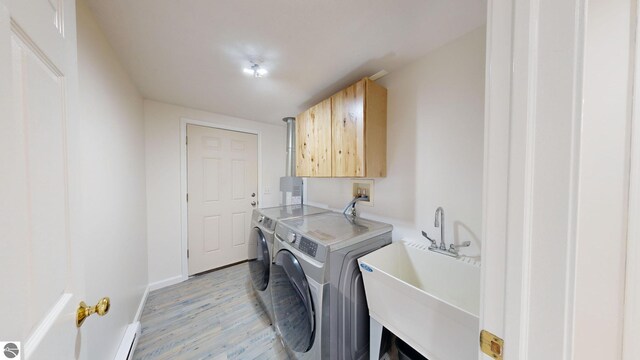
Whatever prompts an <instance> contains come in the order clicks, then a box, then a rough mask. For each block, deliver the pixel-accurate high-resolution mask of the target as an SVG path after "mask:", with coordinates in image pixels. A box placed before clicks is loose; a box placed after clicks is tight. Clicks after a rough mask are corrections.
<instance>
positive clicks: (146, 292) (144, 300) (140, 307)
mask: <svg viewBox="0 0 640 360" xmlns="http://www.w3.org/2000/svg"><path fill="white" fill-rule="evenodd" d="M149 291H150V290H149V286H148V285H147V288H146V289H145V290H144V294H142V299H140V305H138V311H136V316H135V317H134V318H133V322H134V323H135V322H137V321H140V317H141V316H142V311H143V310H144V305H145V304H146V303H147V296H149Z"/></svg>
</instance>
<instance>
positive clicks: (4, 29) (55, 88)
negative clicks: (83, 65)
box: [0, 0, 82, 359]
mask: <svg viewBox="0 0 640 360" xmlns="http://www.w3.org/2000/svg"><path fill="white" fill-rule="evenodd" d="M0 79H1V80H0V114H1V115H0V171H1V172H2V174H1V176H0V247H1V248H0V254H1V255H0V256H1V257H2V258H1V259H0V270H1V271H0V273H1V274H2V281H3V286H2V287H3V292H2V296H1V297H0V309H1V310H0V339H1V340H2V341H20V342H22V351H21V353H20V356H21V357H22V358H27V359H74V358H79V357H81V354H82V351H81V346H80V345H81V341H80V332H79V331H78V329H77V328H76V325H75V309H76V307H77V305H78V302H79V300H80V296H79V295H81V294H80V293H81V292H82V289H81V284H82V274H81V269H82V266H81V261H80V259H79V257H78V250H79V245H80V244H78V243H75V242H74V240H73V239H74V236H73V233H74V229H72V228H71V226H70V218H71V215H70V214H71V213H72V211H73V210H72V208H73V202H72V201H70V199H71V197H70V196H69V194H70V190H71V187H70V182H73V180H71V177H70V176H69V174H70V172H69V168H70V167H72V166H73V165H72V164H71V162H70V161H69V157H68V152H67V149H68V147H69V146H70V143H69V141H68V139H69V138H70V137H73V136H70V130H72V129H73V127H74V118H75V113H76V102H77V100H76V99H77V64H76V38H75V2H74V1H67V0H21V1H8V0H0Z"/></svg>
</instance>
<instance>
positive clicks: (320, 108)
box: [296, 99, 331, 177]
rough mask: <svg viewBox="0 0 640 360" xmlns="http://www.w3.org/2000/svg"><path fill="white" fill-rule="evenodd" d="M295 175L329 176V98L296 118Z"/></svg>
mask: <svg viewBox="0 0 640 360" xmlns="http://www.w3.org/2000/svg"><path fill="white" fill-rule="evenodd" d="M296 175H297V176H305V177H328V176H331V99H326V100H324V101H323V102H321V103H319V104H317V105H315V106H313V107H312V108H310V109H309V110H307V111H305V112H303V113H302V114H300V115H298V117H297V118H296Z"/></svg>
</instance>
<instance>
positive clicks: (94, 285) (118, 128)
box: [77, 1, 148, 359]
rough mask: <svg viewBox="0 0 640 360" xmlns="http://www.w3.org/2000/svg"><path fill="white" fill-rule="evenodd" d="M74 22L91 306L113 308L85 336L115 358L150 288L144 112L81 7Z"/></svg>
mask: <svg viewBox="0 0 640 360" xmlns="http://www.w3.org/2000/svg"><path fill="white" fill-rule="evenodd" d="M77 21H78V71H79V89H80V111H81V113H80V114H81V119H82V121H80V124H81V125H80V126H81V129H80V132H79V133H80V134H81V136H82V138H81V140H80V141H81V145H80V146H81V149H82V151H81V152H82V160H81V165H80V167H81V179H82V180H81V181H82V189H81V191H82V195H83V199H82V209H83V210H82V219H78V220H79V222H80V223H81V224H82V226H83V237H84V239H85V241H86V242H87V246H86V249H87V251H85V253H84V254H83V256H84V257H85V259H86V269H85V275H86V276H85V278H86V286H85V289H86V301H87V302H88V303H90V304H94V303H95V302H97V301H98V300H99V299H100V298H101V297H103V296H109V297H110V298H111V303H112V306H111V310H110V312H109V314H108V316H105V317H103V318H100V319H99V320H98V319H90V320H92V321H87V322H86V323H85V325H83V329H85V327H86V329H87V330H86V334H90V336H87V338H86V339H85V340H86V341H87V342H88V349H90V352H91V353H90V354H89V357H90V358H91V359H113V357H114V355H115V352H116V350H117V347H118V345H119V343H120V341H121V339H122V336H123V334H124V330H125V327H126V325H127V324H129V323H131V322H132V321H133V320H134V317H135V315H136V312H137V310H138V306H139V304H140V301H141V299H142V296H143V294H144V292H145V290H146V288H147V284H148V278H147V241H146V200H145V163H144V107H143V100H142V97H141V95H140V93H139V92H138V90H137V89H136V87H135V86H134V85H133V83H132V82H131V80H130V78H129V76H128V75H127V73H126V72H125V70H124V69H123V67H122V66H121V64H120V62H119V61H118V59H117V58H116V55H115V53H114V52H113V50H112V49H111V47H110V46H109V44H108V43H107V40H106V38H105V37H104V35H103V33H102V31H101V30H100V28H99V27H98V25H97V23H96V21H95V19H94V17H93V14H91V12H90V10H89V9H88V8H87V6H86V5H85V4H84V3H83V2H82V1H80V2H79V3H78V11H77Z"/></svg>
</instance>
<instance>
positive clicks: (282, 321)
mask: <svg viewBox="0 0 640 360" xmlns="http://www.w3.org/2000/svg"><path fill="white" fill-rule="evenodd" d="M391 230H392V226H391V225H389V224H384V223H380V222H376V221H371V220H366V219H361V218H353V217H351V216H346V215H343V214H339V213H335V212H332V213H325V214H318V215H312V216H305V217H302V218H296V219H289V220H282V221H279V222H278V224H277V225H276V229H275V239H276V240H275V243H274V253H275V257H274V260H273V263H272V264H271V283H272V285H271V296H272V304H273V311H274V316H275V321H276V327H277V330H278V333H279V335H280V336H281V337H282V340H283V342H284V344H285V347H286V349H287V351H288V352H289V355H290V356H291V357H292V358H295V359H314V360H315V359H317V360H319V359H368V356H369V311H368V307H367V302H366V298H365V292H364V284H363V282H362V274H361V273H360V270H359V268H358V262H357V259H358V258H359V257H361V256H363V255H365V254H368V253H370V252H372V251H375V250H377V249H379V248H381V247H383V246H385V245H387V244H389V243H391Z"/></svg>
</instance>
